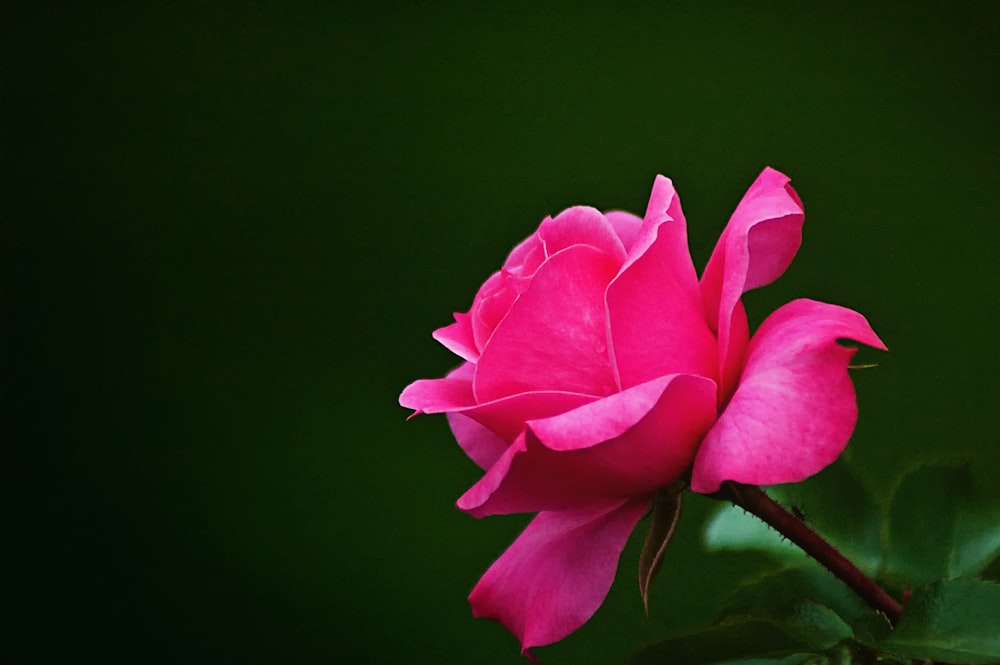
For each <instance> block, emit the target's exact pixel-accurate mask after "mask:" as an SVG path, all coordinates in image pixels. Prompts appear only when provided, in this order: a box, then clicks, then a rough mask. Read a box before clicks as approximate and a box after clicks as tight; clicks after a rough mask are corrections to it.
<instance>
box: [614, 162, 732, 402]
mask: <svg viewBox="0 0 1000 665" xmlns="http://www.w3.org/2000/svg"><path fill="white" fill-rule="evenodd" d="M639 247H642V248H645V249H644V251H643V252H642V253H641V254H635V253H634V252H633V253H631V254H630V256H629V261H628V263H627V265H626V267H625V268H624V269H623V270H622V272H621V274H619V275H618V276H617V277H616V278H615V280H614V281H613V282H612V283H611V285H610V286H609V287H608V294H607V303H608V318H609V321H610V333H611V342H612V348H613V358H614V361H615V368H616V370H617V374H618V379H619V382H620V384H621V387H622V388H628V387H630V386H634V385H637V384H639V383H643V382H645V381H648V380H650V379H652V378H654V377H657V376H664V375H667V374H676V373H688V374H697V375H700V376H706V377H710V378H715V377H716V376H717V375H718V365H719V357H718V345H717V342H716V339H715V335H714V334H713V332H712V330H710V329H709V327H708V324H707V322H706V320H705V312H704V307H703V306H702V302H701V294H700V292H699V290H698V283H697V280H696V278H695V272H694V267H693V265H692V263H691V256H690V254H689V253H688V248H687V232H686V230H685V227H684V216H683V213H682V212H681V210H680V202H679V201H678V199H677V196H676V194H675V192H674V190H673V186H672V185H671V183H670V181H669V180H668V179H667V178H664V177H663V176H659V177H658V178H657V180H656V184H655V185H654V187H653V194H652V197H651V199H650V205H649V212H648V213H647V216H646V223H645V225H644V227H643V228H642V230H641V232H640V236H639V241H638V242H637V244H636V245H635V246H634V247H633V250H635V249H636V248H639Z"/></svg>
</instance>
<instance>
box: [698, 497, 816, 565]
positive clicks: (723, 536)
mask: <svg viewBox="0 0 1000 665" xmlns="http://www.w3.org/2000/svg"><path fill="white" fill-rule="evenodd" d="M705 548H706V549H707V550H709V551H710V552H711V551H720V550H747V549H753V550H760V551H763V552H766V553H767V554H770V555H771V556H773V557H775V558H776V559H778V560H780V561H784V562H787V563H796V564H798V563H803V562H804V561H806V560H807V559H808V557H807V556H806V554H805V552H803V551H802V550H801V549H799V547H798V546H796V545H794V544H792V543H791V542H789V541H787V540H785V539H784V538H783V537H782V536H781V534H779V533H778V532H777V531H775V530H774V529H772V528H771V527H769V526H768V525H767V524H765V523H764V522H762V521H761V520H759V519H758V518H757V517H755V516H753V515H751V514H750V513H748V512H746V511H745V510H743V509H742V508H740V507H739V506H735V505H733V504H726V505H723V506H720V508H719V510H718V511H717V512H716V513H715V515H713V516H712V517H711V518H709V520H708V523H707V524H706V526H705Z"/></svg>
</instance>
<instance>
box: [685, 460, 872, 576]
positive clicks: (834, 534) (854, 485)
mask: <svg viewBox="0 0 1000 665" xmlns="http://www.w3.org/2000/svg"><path fill="white" fill-rule="evenodd" d="M765 491H766V492H767V494H768V495H769V496H770V497H771V498H773V499H775V500H776V501H778V502H779V503H780V504H781V505H782V506H784V507H785V508H786V509H787V510H789V511H791V512H793V513H797V516H798V517H799V519H802V520H803V521H805V523H806V524H807V525H808V526H809V528H811V529H813V530H814V531H816V532H817V533H819V534H820V535H821V536H823V537H824V538H825V539H826V540H827V541H828V542H830V544H831V545H833V546H834V547H836V548H837V549H839V550H840V551H841V552H842V553H843V554H844V555H845V556H846V557H847V558H849V559H851V560H852V561H853V562H854V563H855V565H857V566H858V567H859V568H861V570H863V571H864V572H865V573H867V574H869V575H872V574H874V573H875V572H876V571H877V570H878V569H879V566H880V563H881V561H882V556H881V546H880V535H879V517H880V515H879V511H878V509H877V507H876V505H875V503H874V501H873V500H872V498H871V495H870V494H869V492H868V491H867V490H866V489H865V487H864V486H863V485H862V484H861V482H860V481H859V480H858V479H857V477H856V476H855V475H854V473H853V472H852V471H851V468H850V465H849V463H848V462H847V461H844V460H840V461H838V462H837V463H835V464H833V465H831V466H829V467H827V469H826V470H824V471H823V472H822V473H820V474H818V475H816V476H813V477H812V478H809V479H808V480H806V481H804V482H801V483H794V484H787V485H776V486H772V487H767V488H765ZM705 546H706V548H708V549H709V550H740V549H756V550H761V551H764V552H766V553H767V554H769V555H771V556H772V557H774V558H776V559H778V560H780V561H783V562H785V563H789V564H796V565H798V564H802V563H804V562H806V561H809V560H810V559H809V558H808V557H807V556H806V555H805V553H803V552H802V551H801V550H800V549H799V548H798V547H797V546H795V545H793V544H792V543H790V542H788V541H787V540H785V539H784V538H783V537H782V536H781V535H780V534H779V533H778V532H776V531H774V530H773V529H771V528H770V527H769V526H767V525H766V524H764V523H763V522H761V521H760V520H759V519H757V518H756V517H754V516H753V515H750V514H748V513H746V512H744V511H743V510H742V509H741V508H738V507H736V506H732V505H729V506H724V507H723V508H721V509H720V510H719V512H718V513H716V514H715V516H714V517H712V518H711V519H710V520H709V522H708V524H707V527H706V531H705Z"/></svg>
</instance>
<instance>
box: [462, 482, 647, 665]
mask: <svg viewBox="0 0 1000 665" xmlns="http://www.w3.org/2000/svg"><path fill="white" fill-rule="evenodd" d="M648 504H649V500H648V497H642V498H634V499H629V500H625V501H615V502H610V503H606V504H603V505H600V506H593V507H588V508H585V509H581V510H574V511H565V512H546V513H540V514H539V515H538V516H537V517H535V519H533V520H532V521H531V523H530V524H529V525H528V526H527V528H525V530H524V531H523V532H522V533H521V535H520V536H518V538H517V540H515V541H514V543H513V544H512V545H511V546H510V547H508V548H507V551H506V552H504V553H503V554H502V555H501V556H500V558H499V559H497V560H496V562H494V564H493V565H492V566H490V568H489V570H487V571H486V574H485V575H483V577H482V578H481V579H480V580H479V583H478V584H476V587H475V588H474V589H473V590H472V593H470V594H469V603H470V605H471V606H472V613H473V614H474V615H475V616H476V617H479V618H488V619H493V620H494V621H498V622H499V623H501V624H503V625H504V626H505V627H506V628H507V630H509V631H510V632H511V633H513V634H514V636H515V637H517V638H518V640H520V642H521V646H522V648H523V649H525V650H527V649H529V648H531V647H534V646H543V645H546V644H551V643H553V642H557V641H559V640H561V639H562V638H564V637H566V636H567V635H569V634H570V633H572V632H573V631H575V630H576V629H577V628H579V627H580V626H582V625H583V624H584V623H586V622H587V620H588V619H590V617H591V616H593V615H594V613H595V612H596V611H597V609H598V608H599V607H600V606H601V603H602V602H604V598H605V597H606V596H607V595H608V591H609V590H610V589H611V584H612V582H614V579H615V573H616V571H617V568H618V559H619V557H620V556H621V553H622V550H623V549H624V548H625V544H626V543H627V542H628V537H629V535H630V534H631V533H632V530H633V529H634V528H635V525H636V524H637V523H638V522H639V520H640V519H641V518H642V516H643V515H644V514H645V512H646V508H647V506H648Z"/></svg>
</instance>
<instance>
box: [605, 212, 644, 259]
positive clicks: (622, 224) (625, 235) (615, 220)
mask: <svg viewBox="0 0 1000 665" xmlns="http://www.w3.org/2000/svg"><path fill="white" fill-rule="evenodd" d="M604 216H605V217H606V218H607V220H608V222H610V223H611V227H612V228H613V229H614V230H615V233H616V234H617V235H618V239H619V240H621V241H622V245H624V246H625V251H626V252H628V251H630V250H631V249H632V245H634V244H635V239H636V238H637V237H638V235H639V229H640V228H641V227H642V217H639V216H637V215H633V214H632V213H630V212H625V211H623V210H612V211H611V212H606V213H604Z"/></svg>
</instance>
